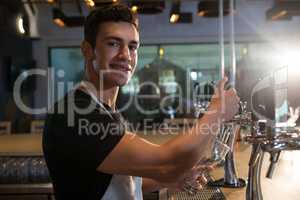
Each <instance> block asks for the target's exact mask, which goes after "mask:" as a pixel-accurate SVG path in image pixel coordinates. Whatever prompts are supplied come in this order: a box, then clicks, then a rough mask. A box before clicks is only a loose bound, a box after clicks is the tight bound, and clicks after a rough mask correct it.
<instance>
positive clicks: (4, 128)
mask: <svg viewBox="0 0 300 200" xmlns="http://www.w3.org/2000/svg"><path fill="white" fill-rule="evenodd" d="M10 134H11V122H9V121H2V122H0V135H10Z"/></svg>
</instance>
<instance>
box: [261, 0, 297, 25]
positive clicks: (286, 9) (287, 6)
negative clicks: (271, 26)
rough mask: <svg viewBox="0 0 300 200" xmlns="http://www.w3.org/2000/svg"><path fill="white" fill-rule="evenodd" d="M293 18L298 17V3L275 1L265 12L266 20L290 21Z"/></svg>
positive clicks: (291, 0)
mask: <svg viewBox="0 0 300 200" xmlns="http://www.w3.org/2000/svg"><path fill="white" fill-rule="evenodd" d="M293 16H300V1H295V0H285V1H275V2H274V5H273V7H272V8H270V9H269V10H267V12H266V17H267V19H268V20H291V19H292V18H293Z"/></svg>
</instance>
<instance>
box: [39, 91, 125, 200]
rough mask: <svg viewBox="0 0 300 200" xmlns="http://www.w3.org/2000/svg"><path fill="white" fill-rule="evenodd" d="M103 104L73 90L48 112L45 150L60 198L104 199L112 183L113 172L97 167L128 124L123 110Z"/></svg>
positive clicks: (44, 137)
mask: <svg viewBox="0 0 300 200" xmlns="http://www.w3.org/2000/svg"><path fill="white" fill-rule="evenodd" d="M103 105H104V106H105V109H103V108H102V107H101V106H99V105H98V104H97V103H96V102H95V101H93V100H92V98H91V97H90V96H89V95H88V94H86V93H85V92H83V91H80V90H73V91H71V92H70V93H68V94H67V95H66V96H65V97H64V98H63V99H62V100H60V101H59V102H57V103H55V105H54V107H53V109H52V110H51V111H50V112H49V113H48V115H47V119H46V124H45V129H44V134H43V151H44V156H45V159H46V162H47V166H48V169H49V172H50V176H51V179H52V183H53V186H54V192H55V198H56V200H69V199H72V200H74V199H82V200H96V199H97V200H100V199H101V198H102V196H103V195H104V193H105V191H106V189H107V187H108V185H109V183H110V180H111V178H112V175H111V174H105V173H101V172H98V171H96V168H97V167H98V166H99V164H101V162H102V161H103V160H104V159H105V158H106V156H108V155H109V153H110V152H111V151H112V150H113V148H114V147H115V146H116V145H117V144H118V142H119V141H120V140H121V138H122V136H123V135H124V132H125V126H124V123H123V122H122V118H121V116H120V114H119V113H117V112H112V110H111V109H110V107H109V106H108V105H105V104H103ZM87 111H89V112H87ZM107 111H109V112H110V114H108V112H107ZM84 112H85V113H84Z"/></svg>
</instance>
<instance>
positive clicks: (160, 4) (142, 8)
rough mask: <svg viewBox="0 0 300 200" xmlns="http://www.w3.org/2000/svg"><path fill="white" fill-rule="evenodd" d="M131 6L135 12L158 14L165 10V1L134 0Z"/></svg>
mask: <svg viewBox="0 0 300 200" xmlns="http://www.w3.org/2000/svg"><path fill="white" fill-rule="evenodd" d="M130 6H131V10H132V11H133V12H138V13H139V14H157V13H162V12H163V10H164V8H165V2H164V1H158V0H148V1H140V0H132V1H131V4H130Z"/></svg>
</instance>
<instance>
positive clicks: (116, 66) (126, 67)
mask: <svg viewBox="0 0 300 200" xmlns="http://www.w3.org/2000/svg"><path fill="white" fill-rule="evenodd" d="M109 66H110V67H111V68H112V69H115V70H120V71H125V72H128V71H129V72H131V71H132V68H131V66H130V65H122V64H110V65H109Z"/></svg>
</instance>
